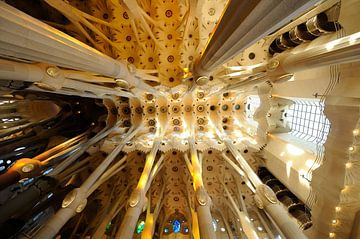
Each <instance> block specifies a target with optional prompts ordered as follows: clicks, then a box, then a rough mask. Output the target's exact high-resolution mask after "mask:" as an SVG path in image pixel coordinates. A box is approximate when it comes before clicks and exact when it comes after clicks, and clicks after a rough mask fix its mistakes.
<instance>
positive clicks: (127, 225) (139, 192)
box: [115, 138, 163, 239]
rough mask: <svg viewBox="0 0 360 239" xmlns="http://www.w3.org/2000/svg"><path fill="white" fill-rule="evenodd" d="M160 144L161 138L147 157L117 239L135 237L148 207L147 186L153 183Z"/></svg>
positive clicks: (156, 140)
mask: <svg viewBox="0 0 360 239" xmlns="http://www.w3.org/2000/svg"><path fill="white" fill-rule="evenodd" d="M160 142H161V140H160V139H159V138H157V139H155V140H154V145H153V148H152V150H151V152H150V153H149V154H148V155H147V156H146V161H145V167H144V170H143V172H142V173H141V176H140V179H139V182H138V185H137V187H136V188H135V189H134V191H133V192H132V193H131V196H130V199H129V201H128V204H129V207H128V209H127V211H126V214H125V217H124V219H123V220H122V222H121V226H120V228H119V230H118V232H117V233H116V236H115V238H117V239H131V238H132V237H133V234H134V231H135V227H136V224H137V221H138V219H139V217H140V215H141V213H142V212H143V211H144V207H146V205H147V198H146V191H147V189H148V187H147V185H148V184H149V183H151V182H149V180H150V179H151V170H152V168H153V165H154V161H155V157H156V154H157V152H158V149H159V145H160ZM162 157H163V156H162ZM159 160H160V159H159Z"/></svg>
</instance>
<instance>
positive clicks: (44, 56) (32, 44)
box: [0, 1, 156, 94]
mask: <svg viewBox="0 0 360 239" xmlns="http://www.w3.org/2000/svg"><path fill="white" fill-rule="evenodd" d="M0 54H2V55H5V56H8V57H13V58H15V59H16V58H20V59H27V60H31V61H34V62H42V63H48V64H53V65H56V66H61V67H65V68H69V69H76V70H82V71H87V72H93V73H97V74H100V75H103V76H109V77H114V78H121V79H123V80H126V81H127V82H128V83H129V84H130V85H132V86H135V87H139V88H142V89H144V90H146V91H151V92H154V93H155V94H156V91H155V90H154V89H153V88H152V87H151V86H149V85H147V84H145V83H144V82H143V81H142V80H141V79H139V78H138V77H136V68H135V67H133V66H132V65H127V64H125V63H122V62H120V61H117V60H114V59H112V58H111V57H109V56H106V55H104V54H102V53H101V52H99V51H97V50H95V49H94V48H92V47H90V46H88V45H86V44H84V43H82V42H80V41H78V40H76V39H75V38H73V37H70V36H69V35H67V34H65V33H63V32H61V31H59V30H57V29H55V28H53V27H50V26H49V25H47V24H45V23H43V22H41V21H39V20H37V19H35V18H33V17H31V16H29V15H27V14H25V13H23V12H21V11H19V10H17V9H16V8H14V7H12V6H10V5H8V4H6V3H5V2H3V1H0Z"/></svg>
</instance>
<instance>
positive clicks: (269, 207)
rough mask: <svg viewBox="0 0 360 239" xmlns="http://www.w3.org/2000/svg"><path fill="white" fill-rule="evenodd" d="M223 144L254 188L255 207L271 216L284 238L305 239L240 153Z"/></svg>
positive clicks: (230, 144)
mask: <svg viewBox="0 0 360 239" xmlns="http://www.w3.org/2000/svg"><path fill="white" fill-rule="evenodd" d="M224 142H225V144H226V146H227V147H228V148H229V150H230V151H231V153H232V154H233V156H234V157H235V159H236V160H237V161H238V163H239V164H240V166H241V168H242V169H243V170H244V173H245V174H246V176H247V177H248V178H249V180H250V182H251V183H252V184H253V185H254V186H255V188H256V193H255V197H254V199H255V202H256V205H257V206H258V207H259V208H260V209H264V210H265V211H266V212H267V213H268V214H269V215H270V216H271V218H272V219H273V220H274V221H275V223H276V225H277V226H278V227H279V228H280V230H281V231H282V232H283V234H284V235H285V236H286V238H289V239H293V238H294V239H306V236H305V235H304V233H303V232H302V230H301V229H300V226H299V225H298V224H297V222H296V221H295V219H294V218H292V217H291V216H290V215H289V213H288V212H287V211H286V210H285V208H284V207H283V206H282V205H281V204H280V202H279V200H278V199H277V198H276V195H275V193H274V192H273V191H272V189H271V188H270V187H268V186H267V185H265V184H263V183H262V182H261V180H260V178H259V177H258V176H257V174H256V173H255V172H254V170H253V169H252V168H251V167H250V165H249V163H248V162H247V161H246V159H245V158H243V157H242V155H241V154H240V152H239V151H238V150H237V149H236V148H235V147H234V145H233V144H232V143H231V142H230V141H228V140H224Z"/></svg>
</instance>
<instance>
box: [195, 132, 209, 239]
mask: <svg viewBox="0 0 360 239" xmlns="http://www.w3.org/2000/svg"><path fill="white" fill-rule="evenodd" d="M189 141H190V143H189V145H190V153H191V164H192V170H193V171H192V177H193V184H194V190H195V209H196V212H197V218H198V225H199V231H200V238H201V239H216V234H215V231H214V229H213V225H212V216H211V212H210V206H211V205H210V203H211V199H210V197H209V195H208V194H207V192H206V190H205V187H204V183H203V180H202V175H201V174H202V169H201V164H200V161H199V158H198V153H197V150H196V149H195V142H194V140H193V139H192V138H191V139H189Z"/></svg>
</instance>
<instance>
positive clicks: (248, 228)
mask: <svg viewBox="0 0 360 239" xmlns="http://www.w3.org/2000/svg"><path fill="white" fill-rule="evenodd" d="M221 183H222V182H221ZM222 185H223V187H224V189H225V192H226V194H227V196H228V198H229V200H230V204H229V207H231V208H232V209H234V210H235V212H236V214H237V216H238V217H239V219H240V223H241V226H242V229H243V231H244V233H245V235H246V237H247V238H248V239H259V237H258V235H257V233H256V231H255V228H254V226H253V225H252V223H251V221H250V218H249V216H248V215H247V214H246V213H245V212H244V210H243V211H240V210H239V208H238V206H237V204H236V202H235V200H234V199H233V197H232V196H231V194H230V192H229V190H228V189H227V187H226V185H225V184H224V183H222Z"/></svg>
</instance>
